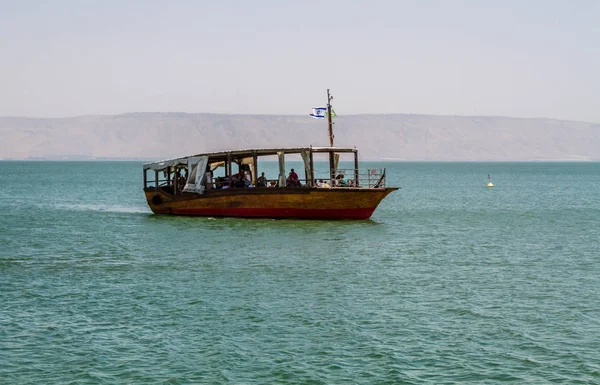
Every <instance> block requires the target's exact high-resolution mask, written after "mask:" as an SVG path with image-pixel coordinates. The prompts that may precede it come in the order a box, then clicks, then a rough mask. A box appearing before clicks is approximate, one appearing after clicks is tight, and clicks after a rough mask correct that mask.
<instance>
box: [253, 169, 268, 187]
mask: <svg viewBox="0 0 600 385" xmlns="http://www.w3.org/2000/svg"><path fill="white" fill-rule="evenodd" d="M256 187H267V178H266V177H265V173H264V172H262V173H261V174H260V176H259V177H258V179H256Z"/></svg>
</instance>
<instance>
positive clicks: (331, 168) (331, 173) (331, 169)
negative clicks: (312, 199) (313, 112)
mask: <svg viewBox="0 0 600 385" xmlns="http://www.w3.org/2000/svg"><path fill="white" fill-rule="evenodd" d="M331 99H333V96H331V95H330V94H329V88H328V89H327V119H328V120H329V147H333V123H332V122H331ZM335 172H336V170H335V161H334V154H333V151H329V178H330V179H331V180H330V181H329V183H330V184H331V186H333V180H334V178H335Z"/></svg>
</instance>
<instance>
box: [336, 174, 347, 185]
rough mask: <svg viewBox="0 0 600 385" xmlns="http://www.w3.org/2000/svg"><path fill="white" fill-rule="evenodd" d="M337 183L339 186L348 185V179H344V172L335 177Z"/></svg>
mask: <svg viewBox="0 0 600 385" xmlns="http://www.w3.org/2000/svg"><path fill="white" fill-rule="evenodd" d="M335 185H336V186H337V187H348V181H346V179H344V174H338V175H337V176H336V177H335Z"/></svg>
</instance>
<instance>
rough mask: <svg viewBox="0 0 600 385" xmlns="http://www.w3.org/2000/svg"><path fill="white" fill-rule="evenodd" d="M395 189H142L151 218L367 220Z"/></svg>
mask: <svg viewBox="0 0 600 385" xmlns="http://www.w3.org/2000/svg"><path fill="white" fill-rule="evenodd" d="M394 190H397V188H377V189H375V188H370V189H367V188H332V189H322V188H272V189H271V188H254V189H253V188H248V189H226V190H211V191H207V192H206V194H204V195H199V194H182V195H176V196H174V195H171V194H168V193H165V192H162V191H156V190H154V189H146V190H145V194H146V200H147V201H148V205H149V206H150V209H151V210H152V212H154V213H155V214H172V215H198V216H211V217H248V218H303V219H368V218H369V217H371V215H372V214H373V211H375V209H376V208H377V206H378V205H379V203H380V202H381V201H382V200H383V198H385V197H386V196H387V195H388V194H390V193H391V192H392V191H394Z"/></svg>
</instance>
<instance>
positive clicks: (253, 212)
mask: <svg viewBox="0 0 600 385" xmlns="http://www.w3.org/2000/svg"><path fill="white" fill-rule="evenodd" d="M373 211H375V209H374V208H366V209H296V208H287V209H286V208H254V209H253V208H239V207H236V208H227V209H214V208H207V209H194V208H186V209H173V211H172V214H180V215H202V216H211V217H256V218H306V219H311V218H312V219H367V218H369V217H370V216H371V214H373Z"/></svg>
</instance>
